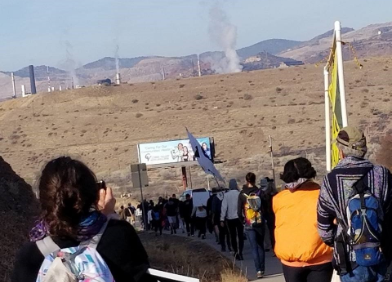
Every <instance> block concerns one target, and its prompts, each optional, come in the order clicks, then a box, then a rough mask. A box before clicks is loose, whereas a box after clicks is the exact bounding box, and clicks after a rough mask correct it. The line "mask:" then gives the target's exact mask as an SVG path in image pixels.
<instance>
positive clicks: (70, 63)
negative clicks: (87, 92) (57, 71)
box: [64, 41, 79, 87]
mask: <svg viewBox="0 0 392 282" xmlns="http://www.w3.org/2000/svg"><path fill="white" fill-rule="evenodd" d="M72 49H73V47H72V45H71V43H70V42H69V41H65V52H66V55H65V63H64V67H65V70H66V71H67V72H68V74H69V76H70V78H71V79H72V83H73V87H75V86H76V85H79V78H78V76H77V75H76V61H75V60H74V56H73V54H72Z"/></svg>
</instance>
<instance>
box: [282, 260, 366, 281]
mask: <svg viewBox="0 0 392 282" xmlns="http://www.w3.org/2000/svg"><path fill="white" fill-rule="evenodd" d="M332 271H333V268H332V263H325V264H320V265H312V266H305V267H292V266H287V265H284V264H283V275H284V279H285V280H286V282H331V278H332ZM358 281H363V282H364V280H358Z"/></svg>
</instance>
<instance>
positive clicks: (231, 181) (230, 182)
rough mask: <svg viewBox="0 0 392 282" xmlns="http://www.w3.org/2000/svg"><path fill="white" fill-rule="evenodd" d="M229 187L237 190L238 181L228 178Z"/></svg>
mask: <svg viewBox="0 0 392 282" xmlns="http://www.w3.org/2000/svg"><path fill="white" fill-rule="evenodd" d="M229 189H230V190H238V183H237V180H235V179H230V181H229Z"/></svg>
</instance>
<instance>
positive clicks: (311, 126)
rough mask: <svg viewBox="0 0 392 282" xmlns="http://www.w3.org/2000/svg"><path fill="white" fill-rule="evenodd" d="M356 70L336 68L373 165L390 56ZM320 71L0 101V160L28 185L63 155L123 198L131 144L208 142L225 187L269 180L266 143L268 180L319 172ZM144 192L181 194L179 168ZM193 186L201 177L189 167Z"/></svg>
mask: <svg viewBox="0 0 392 282" xmlns="http://www.w3.org/2000/svg"><path fill="white" fill-rule="evenodd" d="M362 63H363V64H364V68H363V69H362V70H360V69H359V68H358V66H357V65H356V64H355V63H354V62H348V63H346V64H345V67H346V69H345V75H346V90H347V100H348V106H347V108H348V114H349V122H350V124H354V125H359V126H361V127H362V128H363V129H366V131H367V135H368V136H369V140H370V143H371V147H370V157H371V158H372V159H374V153H375V152H376V150H377V148H378V146H379V143H380V137H382V136H384V135H385V134H386V133H387V132H388V131H389V130H390V129H391V127H392V125H391V123H390V120H391V115H392V107H391V105H392V104H391V102H390V100H391V98H392V83H391V82H390V79H389V78H390V71H391V69H392V58H391V57H383V58H370V59H367V60H364V61H363V62H362ZM323 89H324V86H323V75H322V67H318V68H316V67H314V66H313V65H312V66H309V65H307V66H306V65H305V66H299V67H293V68H287V69H273V70H262V71H253V72H243V73H239V74H228V75H212V76H205V77H201V78H198V77H197V78H189V79H175V80H167V81H159V82H151V83H138V84H123V85H121V86H107V87H105V86H94V87H87V88H83V89H76V90H69V91H62V92H55V93H42V94H37V95H34V96H29V97H27V98H18V99H14V100H9V101H5V102H2V103H0V152H1V154H2V156H3V157H4V159H5V160H6V161H8V162H9V163H10V164H11V165H12V167H13V168H14V170H15V171H16V172H17V173H18V174H20V175H21V176H22V177H23V178H25V179H26V180H27V181H28V182H29V183H33V182H34V180H35V179H36V177H37V175H38V172H39V171H40V169H41V168H42V166H43V165H44V163H45V162H46V161H47V160H49V159H51V158H53V157H55V156H59V155H64V154H66V155H72V156H76V157H79V158H81V159H82V160H84V161H85V162H86V163H87V164H88V165H90V166H91V167H92V168H93V169H94V171H95V172H97V174H98V175H99V177H102V178H105V179H107V180H108V182H111V183H112V184H115V186H116V187H117V188H119V190H118V191H119V192H125V191H128V192H129V191H131V192H132V191H134V192H136V193H137V191H135V190H132V189H131V188H130V187H131V183H130V171H129V165H130V164H131V163H135V162H137V150H136V145H137V144H138V143H142V142H150V141H165V140H170V139H177V138H183V137H186V131H185V126H187V127H188V128H189V130H190V131H191V132H192V133H194V135H196V136H200V137H202V136H211V137H214V138H215V141H216V144H217V147H216V152H217V158H218V159H219V160H221V161H223V163H222V164H219V165H218V168H219V169H220V170H221V171H222V174H223V175H224V177H226V178H227V179H228V178H230V177H236V178H239V179H240V180H241V181H242V178H243V176H244V174H245V173H246V172H248V171H255V172H256V173H257V174H258V176H262V175H270V159H269V155H268V142H267V139H268V135H271V136H272V138H273V140H274V152H275V156H276V164H277V172H279V171H280V169H281V168H282V165H283V164H284V162H285V161H287V160H288V159H289V158H292V157H293V156H298V155H302V156H307V157H308V158H310V159H311V161H312V162H313V163H314V164H315V166H316V167H317V169H318V171H319V173H320V174H323V173H324V170H325V169H324V160H325V148H324V139H325V137H324V136H325V135H324V134H325V133H324V92H323ZM149 177H150V181H151V186H150V188H148V189H146V193H147V194H149V193H151V194H153V193H165V192H170V191H173V190H174V191H175V190H176V189H180V187H181V178H180V169H178V168H176V169H154V170H151V171H150V172H149ZM192 182H193V185H194V187H195V186H205V185H206V177H205V175H204V173H202V172H200V170H199V169H197V168H192Z"/></svg>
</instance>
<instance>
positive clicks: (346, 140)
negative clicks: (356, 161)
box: [336, 126, 367, 154]
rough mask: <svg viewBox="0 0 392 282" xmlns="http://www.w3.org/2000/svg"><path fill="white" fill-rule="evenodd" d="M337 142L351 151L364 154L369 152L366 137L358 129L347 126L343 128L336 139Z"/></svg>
mask: <svg viewBox="0 0 392 282" xmlns="http://www.w3.org/2000/svg"><path fill="white" fill-rule="evenodd" d="M336 142H337V143H338V145H341V146H345V147H347V148H349V149H350V150H354V151H359V152H361V153H363V154H365V153H366V152H367V147H366V137H365V135H364V134H363V132H362V131H360V130H359V129H358V128H356V127H352V126H346V127H344V128H342V129H341V130H340V131H339V134H338V136H337V137H336Z"/></svg>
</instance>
